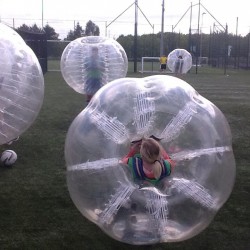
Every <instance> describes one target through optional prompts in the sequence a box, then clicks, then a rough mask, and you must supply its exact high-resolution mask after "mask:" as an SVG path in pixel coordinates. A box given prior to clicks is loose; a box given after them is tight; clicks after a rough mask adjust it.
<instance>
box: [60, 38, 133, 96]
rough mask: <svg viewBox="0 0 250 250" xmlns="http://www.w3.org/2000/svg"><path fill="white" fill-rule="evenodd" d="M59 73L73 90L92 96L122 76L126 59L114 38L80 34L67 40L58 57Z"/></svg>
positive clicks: (124, 72) (125, 69) (125, 68)
mask: <svg viewBox="0 0 250 250" xmlns="http://www.w3.org/2000/svg"><path fill="white" fill-rule="evenodd" d="M60 67H61V72H62V75H63V78H64V80H65V81H66V83H67V84H68V85H69V86H70V87H71V88H73V89H74V90H75V91H76V92H78V93H81V94H88V95H94V94H95V93H96V92H97V91H98V90H99V89H100V88H101V87H102V86H103V85H105V84H107V83H108V82H110V81H112V80H115V79H118V78H122V77H125V76H126V74H127V70H128V58H127V55H126V52H125V50H124V49H123V47H122V46H121V45H120V44H119V43H118V42H117V41H115V40H114V39H111V38H107V37H101V36H87V37H80V38H77V39H75V40H74V41H72V42H70V43H69V44H68V45H67V47H66V48H65V49H64V51H63V53H62V56H61V63H60Z"/></svg>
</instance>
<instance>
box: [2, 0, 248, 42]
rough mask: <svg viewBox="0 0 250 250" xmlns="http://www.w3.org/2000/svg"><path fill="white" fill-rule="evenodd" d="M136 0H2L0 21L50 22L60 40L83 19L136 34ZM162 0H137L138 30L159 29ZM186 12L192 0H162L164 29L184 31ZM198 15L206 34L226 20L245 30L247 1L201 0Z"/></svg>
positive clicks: (107, 30) (104, 31) (113, 31)
mask: <svg viewBox="0 0 250 250" xmlns="http://www.w3.org/2000/svg"><path fill="white" fill-rule="evenodd" d="M134 2H135V1H134V0H123V1H121V0H70V1H68V0H67V1H66V0H0V18H1V22H3V23H5V24H9V25H10V26H15V27H16V28H17V27H19V26H20V25H22V24H23V23H25V24H27V25H32V24H34V23H36V24H37V26H38V27H42V23H43V24H44V25H46V24H47V23H48V24H49V25H50V26H52V27H53V28H54V29H55V31H56V32H57V33H59V34H60V37H59V38H61V39H63V38H64V37H65V36H67V33H68V32H69V30H73V28H74V25H75V24H76V23H77V22H79V23H80V25H81V26H82V27H83V29H85V25H86V23H87V22H88V21H89V20H91V21H93V22H94V23H95V24H96V25H98V26H99V28H100V31H101V35H107V36H109V37H114V38H117V37H118V36H119V35H121V34H124V35H127V34H134V22H135V5H134ZM162 2H163V0H138V6H139V9H138V34H139V35H142V34H148V33H153V32H154V33H158V32H160V31H161V21H162ZM198 3H199V1H192V5H193V8H192V22H191V28H192V30H193V32H195V31H196V30H197V28H198V10H199V6H198ZM185 13H186V14H185ZM203 13H204V14H203ZM184 14H185V15H184ZM190 14H191V1H187V0H165V12H164V31H165V32H168V31H172V28H173V27H175V29H174V30H175V31H176V32H179V31H180V32H182V33H185V34H187V33H188V32H189V27H190V16H191V15H190ZM200 14H201V19H200V26H202V32H204V33H209V32H210V30H213V29H214V27H215V29H219V28H220V27H219V26H220V25H222V26H225V25H226V24H228V30H229V33H233V34H236V32H237V33H238V34H241V35H246V34H247V33H248V32H249V29H250V17H249V0H237V1H228V0H201V9H200ZM119 15H121V16H120V17H119ZM183 15H184V17H183V19H182V20H181V21H180V19H181V17H182V16H183ZM116 18H117V19H116ZM115 19H116V20H115ZM42 20H43V22H42ZM114 20H115V21H114ZM112 21H114V22H112ZM178 21H180V23H179V24H178Z"/></svg>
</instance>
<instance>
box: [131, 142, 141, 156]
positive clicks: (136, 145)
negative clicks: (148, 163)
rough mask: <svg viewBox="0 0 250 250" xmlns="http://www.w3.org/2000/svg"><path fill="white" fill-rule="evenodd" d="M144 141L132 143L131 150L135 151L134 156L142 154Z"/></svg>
mask: <svg viewBox="0 0 250 250" xmlns="http://www.w3.org/2000/svg"><path fill="white" fill-rule="evenodd" d="M141 143H142V141H141V140H140V141H136V142H131V144H130V145H131V149H132V150H133V152H134V154H137V153H140V149H141Z"/></svg>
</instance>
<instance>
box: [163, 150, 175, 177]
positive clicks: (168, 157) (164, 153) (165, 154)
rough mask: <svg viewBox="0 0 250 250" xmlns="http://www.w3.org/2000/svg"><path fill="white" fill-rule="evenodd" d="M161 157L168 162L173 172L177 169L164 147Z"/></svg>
mask: <svg viewBox="0 0 250 250" xmlns="http://www.w3.org/2000/svg"><path fill="white" fill-rule="evenodd" d="M161 156H162V158H163V159H164V160H167V161H168V162H169V163H170V165H171V172H172V171H173V170H174V167H175V164H176V163H175V161H173V160H172V159H171V158H170V156H169V155H168V153H167V152H166V151H165V149H164V148H163V147H161Z"/></svg>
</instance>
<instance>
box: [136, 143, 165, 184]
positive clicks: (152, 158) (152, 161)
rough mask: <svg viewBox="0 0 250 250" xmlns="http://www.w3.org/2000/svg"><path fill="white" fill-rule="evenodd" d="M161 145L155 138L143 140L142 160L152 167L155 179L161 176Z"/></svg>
mask: <svg viewBox="0 0 250 250" xmlns="http://www.w3.org/2000/svg"><path fill="white" fill-rule="evenodd" d="M160 152H161V150H160V145H159V143H158V142H157V141H156V140H154V139H153V138H147V139H143V140H142V144H141V148H140V154H141V157H142V160H143V161H144V162H146V163H148V164H149V165H151V166H152V170H153V173H154V177H155V179H158V178H159V177H160V176H161V171H162V167H161V163H160V161H159V160H160V156H161V155H160Z"/></svg>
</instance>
